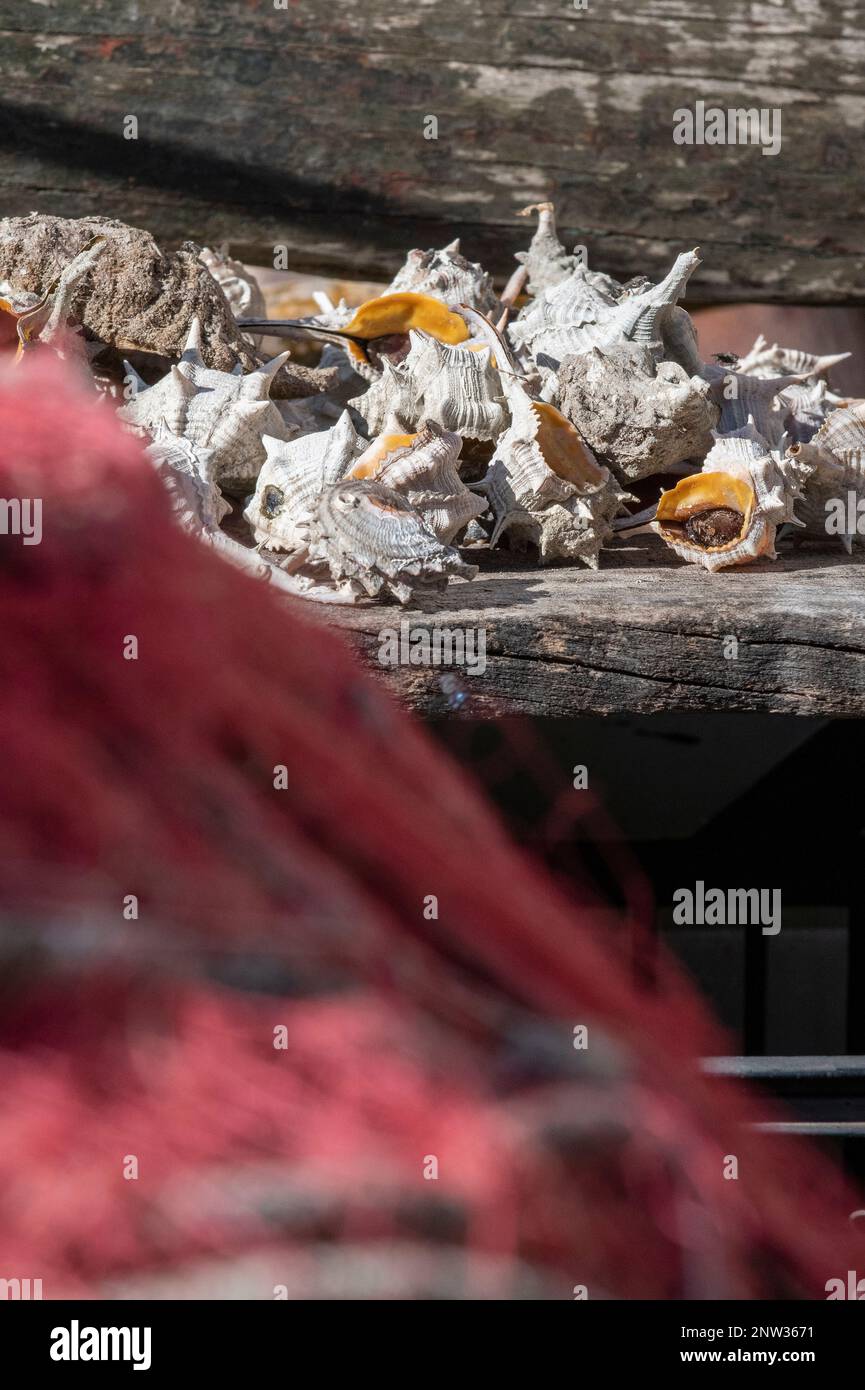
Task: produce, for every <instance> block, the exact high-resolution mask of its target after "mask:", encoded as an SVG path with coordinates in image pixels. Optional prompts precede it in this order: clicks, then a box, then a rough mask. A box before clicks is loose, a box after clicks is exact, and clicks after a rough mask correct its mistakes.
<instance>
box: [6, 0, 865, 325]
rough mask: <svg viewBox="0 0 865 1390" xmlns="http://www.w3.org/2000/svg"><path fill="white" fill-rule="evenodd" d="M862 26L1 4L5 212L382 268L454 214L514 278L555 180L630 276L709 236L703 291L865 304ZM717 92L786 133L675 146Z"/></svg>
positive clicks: (372, 272) (574, 231)
mask: <svg viewBox="0 0 865 1390" xmlns="http://www.w3.org/2000/svg"><path fill="white" fill-rule="evenodd" d="M860 31H861V13H860V8H859V6H858V5H857V4H855V3H853V0H783V3H771V2H769V3H762V4H761V3H750V0H729V3H727V4H725V5H724V6H723V7H722V8H719V7H718V6H717V4H716V3H715V0H694V2H693V3H692V0H619V3H617V4H616V5H615V6H612V5H610V4H607V3H601V0H588V8H587V9H586V10H585V11H577V10H575V9H574V6H573V4H572V3H570V0H437V2H435V0H434V3H426V4H420V3H418V0H365V3H364V4H363V5H358V4H356V3H355V0H304V3H302V4H301V3H294V2H293V0H292V2H291V3H287V5H286V8H285V9H277V8H275V6H274V4H273V0H185V3H182V4H181V3H178V2H177V0H161V3H155V4H150V5H148V6H143V5H140V4H138V3H137V0H122V2H121V3H119V4H118V3H116V0H111V3H109V0H77V3H75V4H72V3H66V2H65V0H39V3H31V4H26V5H25V4H21V3H20V0H0V43H2V51H3V70H4V93H3V102H2V103H0V180H2V187H3V201H2V211H3V212H4V213H7V214H12V213H21V212H27V211H30V210H31V209H32V208H34V207H38V208H40V209H41V210H44V211H49V212H56V213H63V214H67V215H81V214H82V213H86V212H92V211H100V212H104V213H111V214H113V215H116V216H119V217H125V218H126V219H127V220H132V221H138V222H140V223H141V224H143V225H146V226H148V227H149V228H150V229H151V230H153V231H154V232H155V233H156V234H157V236H159V237H161V238H162V239H163V240H165V241H166V242H168V243H176V242H178V241H180V240H182V239H184V238H185V237H193V238H195V239H196V240H199V241H210V242H213V241H228V242H229V243H230V244H231V246H232V249H233V250H234V251H235V252H236V253H237V254H240V255H241V256H243V257H245V258H246V259H248V260H252V261H256V262H260V263H265V264H266V263H268V262H269V261H271V259H272V256H273V249H274V247H275V246H285V247H287V249H288V254H289V258H290V261H291V263H292V264H293V266H294V267H295V268H297V269H310V270H325V271H335V272H338V273H342V274H346V273H350V272H353V273H354V274H356V275H369V276H373V277H383V276H384V277H387V276H388V275H389V274H390V273H391V272H392V271H393V269H394V268H395V267H396V265H397V264H398V262H399V260H400V258H401V254H402V252H403V250H404V249H405V248H406V247H408V246H409V245H417V244H420V245H432V244H434V243H436V242H438V243H441V242H443V241H444V240H447V239H449V238H450V237H451V236H453V235H454V234H457V233H462V234H463V236H464V244H465V247H466V249H467V250H468V251H469V252H470V253H471V254H473V255H477V256H480V257H482V258H483V259H484V260H485V261H487V262H488V263H489V264H490V265H491V267H492V268H493V269H494V270H495V271H496V272H497V273H499V274H506V273H507V272H508V271H509V269H510V268H511V267H512V259H511V258H512V255H513V252H514V251H515V250H517V249H519V248H520V247H521V246H523V245H524V244H525V238H526V225H525V223H524V222H520V221H519V220H518V219H516V218H515V212H516V210H517V209H518V208H519V207H521V206H523V205H524V204H525V203H527V202H531V201H536V200H541V199H546V198H553V199H555V201H556V202H557V204H558V206H559V208H560V212H561V221H562V225H563V228H564V231H565V235H566V237H567V238H568V239H570V240H571V241H575V242H581V243H583V244H585V245H586V246H587V247H588V251H589V258H590V261H591V262H593V263H595V264H596V265H597V266H598V267H599V268H605V269H609V270H611V271H613V272H614V273H616V274H618V275H621V276H628V275H631V274H635V273H638V272H645V273H649V274H653V273H657V272H659V271H660V270H661V269H662V268H666V266H667V265H668V264H669V262H670V260H671V258H672V256H673V254H674V252H676V251H678V250H680V249H682V248H683V247H685V246H694V245H699V246H701V247H702V248H703V252H704V257H705V265H704V268H703V270H702V272H701V273H700V275H699V276H698V277H697V279H696V280H695V281H694V282H693V285H692V289H693V294H694V297H695V299H703V300H707V299H713V300H725V299H735V298H748V299H777V300H785V301H788V302H802V303H805V302H827V303H836V302H848V303H856V302H865V250H863V246H862V240H861V208H860V202H859V186H860V178H861V174H862V169H863V158H862V153H861V143H862V139H861V137H862V128H863V124H865V72H863V61H862V60H863V56H865V39H863V37H862V36H861V32H860ZM697 99H700V100H703V101H705V102H706V103H707V104H708V105H710V106H711V105H718V106H721V107H724V108H727V107H755V106H756V107H772V108H775V107H777V108H780V110H781V113H782V147H781V151H780V153H779V154H778V155H777V156H776V157H766V156H764V155H763V154H762V152H761V150H760V149H759V148H758V147H755V146H735V145H718V146H708V145H703V146H690V147H688V146H680V145H676V144H674V143H673V139H672V130H673V113H674V111H675V110H676V109H677V108H678V107H681V106H693V104H694V102H695V101H696V100H697ZM128 115H134V116H135V117H136V118H137V120H138V139H137V140H127V139H124V137H123V120H124V117H126V116H128ZM427 116H435V117H436V118H437V120H438V138H437V139H435V140H428V139H425V138H424V121H425V118H426V117H427Z"/></svg>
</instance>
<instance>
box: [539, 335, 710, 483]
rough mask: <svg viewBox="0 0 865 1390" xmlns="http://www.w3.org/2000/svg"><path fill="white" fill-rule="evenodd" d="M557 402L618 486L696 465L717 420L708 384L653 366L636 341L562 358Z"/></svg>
mask: <svg viewBox="0 0 865 1390" xmlns="http://www.w3.org/2000/svg"><path fill="white" fill-rule="evenodd" d="M555 400H556V404H557V405H558V407H559V409H560V410H561V411H562V413H563V414H564V415H565V416H567V418H568V419H569V420H570V421H571V423H572V424H573V425H575V426H576V428H577V429H578V430H579V432H580V434H581V435H582V437H583V439H585V440H586V442H587V443H588V444H589V445H590V446H591V448H592V449H593V450H594V452H595V454H597V455H598V456H599V457H600V458H601V459H602V460H603V461H604V462H605V463H607V464H609V465H610V467H611V468H612V469H613V470H614V472H615V473H616V475H617V476H618V477H619V478H620V479H622V480H623V481H624V480H634V479H637V478H645V477H647V476H648V475H649V474H651V473H665V472H668V471H670V470H672V469H675V468H677V467H678V465H679V464H681V463H684V462H685V461H687V460H693V461H694V462H696V463H699V462H701V461H702V460H703V459H704V458H705V456H706V454H707V452H708V450H709V449H710V448H711V447H712V430H713V429H714V427H715V426H716V425H717V423H718V417H719V411H718V408H717V406H715V405H714V404H713V403H712V401H711V400H710V399H709V386H708V383H707V382H705V381H704V380H703V379H702V378H701V377H699V376H693V377H689V376H688V374H687V372H686V371H685V370H684V369H683V368H682V367H680V366H679V365H678V363H676V362H661V363H660V364H658V366H657V367H656V366H655V361H654V358H653V357H652V354H651V352H650V351H649V350H648V348H645V347H641V346H638V345H637V344H635V343H624V344H618V345H617V346H614V347H609V348H594V349H593V350H592V351H591V352H587V353H581V354H580V355H579V356H574V357H566V358H565V360H564V362H563V363H562V365H561V367H560V368H559V371H558V373H557V393H556V397H555Z"/></svg>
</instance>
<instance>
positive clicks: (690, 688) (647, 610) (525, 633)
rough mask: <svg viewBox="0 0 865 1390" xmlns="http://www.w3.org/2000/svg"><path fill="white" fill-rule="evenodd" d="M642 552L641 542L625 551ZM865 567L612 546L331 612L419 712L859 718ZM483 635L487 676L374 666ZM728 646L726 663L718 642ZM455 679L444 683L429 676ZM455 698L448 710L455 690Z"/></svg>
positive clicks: (797, 556) (800, 555)
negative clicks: (424, 642)
mask: <svg viewBox="0 0 865 1390" xmlns="http://www.w3.org/2000/svg"><path fill="white" fill-rule="evenodd" d="M639 539H640V540H642V539H643V538H639ZM863 579H865V559H863V557H862V554H861V552H860V553H859V554H858V555H856V556H854V558H852V559H848V558H847V557H845V556H844V555H843V554H838V555H836V554H834V553H833V554H827V553H825V552H818V551H813V552H811V551H809V550H806V549H804V548H803V549H802V550H801V551H799V552H796V553H786V554H785V555H784V556H783V557H782V558H781V559H779V560H778V561H776V562H774V563H772V562H764V563H761V564H759V565H756V566H754V567H752V568H749V569H742V570H738V571H735V572H733V571H727V572H721V573H719V574H714V575H712V574H707V573H706V572H705V571H703V570H699V569H697V568H696V567H695V566H690V565H684V564H682V563H680V562H679V561H677V560H676V559H675V557H671V556H670V555H669V553H668V552H667V551H666V550H665V549H664V548H663V546H662V544H661V542H660V541H656V540H655V539H654V538H646V540H645V543H644V544H642V545H640V544H639V543H638V539H637V538H633V539H632V540H631V541H630V542H627V543H626V542H620V543H618V544H617V545H616V546H614V547H613V548H611V549H610V550H608V551H604V553H603V555H602V557H601V568H600V569H599V570H598V571H595V572H592V571H590V570H587V569H585V568H579V569H578V568H571V567H567V568H554V569H547V570H539V569H537V568H534V567H532V568H528V567H526V568H517V567H516V566H514V565H510V566H508V567H507V568H502V567H499V568H495V569H485V570H484V571H482V572H481V573H480V574H479V575H478V577H477V578H476V579H475V580H473V581H471V582H470V583H460V582H455V583H453V584H451V585H450V586H449V588H448V589H447V590H446V591H445V593H444V594H443V595H441V596H437V597H435V598H433V599H426V600H424V602H423V606H422V607H414V608H408V609H398V608H391V607H387V608H382V607H375V608H365V609H356V610H351V609H340V610H332V611H330V612H328V613H327V619H328V621H330V622H332V623H334V624H335V625H337V626H339V627H341V628H343V629H344V630H346V631H347V632H348V633H349V634H350V635H351V637H352V640H353V641H354V642H355V644H356V645H357V647H358V649H359V650H360V652H361V653H362V655H363V656H364V658H365V659H366V661H367V662H368V663H369V665H370V666H371V667H372V669H374V670H375V671H377V672H378V673H379V674H380V675H381V677H382V679H384V680H385V681H386V682H387V683H388V684H389V685H390V686H391V688H392V689H393V690H394V691H395V692H396V693H397V695H398V696H399V698H400V699H401V700H403V701H404V702H405V703H406V704H408V705H409V706H410V707H411V708H413V709H415V710H417V711H420V712H422V713H424V714H427V715H437V714H439V715H444V714H448V713H449V712H452V711H453V710H454V709H455V708H460V709H462V710H463V711H464V712H466V713H470V714H473V715H479V716H489V715H493V714H505V713H509V712H523V713H529V714H536V715H550V716H567V715H573V714H609V713H615V712H616V711H620V710H627V711H630V712H634V713H636V712H640V713H652V712H657V711H660V710H700V711H703V710H760V711H765V712H774V713H784V714H803V715H850V716H853V715H855V716H858V717H862V716H863V715H865V584H863ZM402 620H406V621H407V622H408V623H409V624H410V626H411V628H412V629H416V628H432V627H436V626H439V627H444V628H450V629H458V628H461V629H466V628H483V629H484V630H485V633H486V662H487V665H486V671H485V673H484V674H483V675H475V676H470V675H467V674H466V673H465V672H464V671H462V670H459V669H458V668H447V669H446V668H444V667H438V668H435V667H423V666H400V667H396V668H389V667H383V666H382V665H381V663H380V661H379V652H380V649H381V642H382V636H381V634H382V631H383V629H386V628H397V629H398V628H399V624H400V622H401V621H402ZM730 635H733V636H735V637H736V638H737V639H738V644H739V645H738V656H737V657H736V658H735V659H728V658H726V657H725V655H724V639H725V638H726V637H729V636H730ZM443 677H445V678H447V677H456V681H455V682H454V680H453V679H451V680H448V679H445V681H444V684H443V682H442V678H443ZM454 686H456V687H457V693H456V698H454V694H453V688H454Z"/></svg>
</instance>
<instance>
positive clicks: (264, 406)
mask: <svg viewBox="0 0 865 1390" xmlns="http://www.w3.org/2000/svg"><path fill="white" fill-rule="evenodd" d="M285 357H286V354H285V353H281V354H280V355H279V356H278V357H274V358H273V360H272V361H271V362H268V363H266V364H265V365H264V366H262V367H257V368H255V369H254V370H253V371H251V372H247V373H246V375H244V374H243V371H242V368H241V366H240V364H239V363H238V365H237V367H236V368H235V370H234V371H233V372H220V371H216V370H215V369H213V368H211V367H206V366H205V365H204V362H203V360H202V356H201V330H200V326H199V323H198V320H197V319H193V321H192V325H191V327H190V330H189V337H188V338H187V341H186V346H185V347H184V350H183V354H182V356H181V358H180V361H179V362H178V363H177V365H176V366H173V367H172V368H171V370H170V371H169V373H168V374H167V376H164V377H163V378H162V379H161V380H160V381H158V382H157V383H156V385H155V386H147V385H146V384H145V383H144V382H143V381H142V380H141V378H140V377H138V376H137V374H136V373H135V372H134V371H133V369H132V368H131V367H129V366H128V364H127V372H128V374H129V375H130V377H131V378H132V380H133V382H134V383H135V385H136V391H135V394H134V396H133V397H132V399H131V400H130V401H129V403H128V404H127V405H125V406H123V407H121V409H120V410H119V411H118V412H117V413H118V415H119V417H120V419H121V420H123V421H124V423H125V424H127V425H132V426H133V427H134V428H135V429H138V430H141V431H143V432H145V433H147V434H149V435H150V437H151V438H155V437H156V435H157V432H158V431H159V429H160V428H161V427H162V426H163V425H165V426H167V428H168V429H169V430H170V431H171V432H172V433H173V434H176V435H181V436H183V437H184V438H186V439H188V440H189V441H190V443H192V444H194V445H195V446H196V447H197V448H206V449H209V450H210V451H211V454H212V459H213V468H214V477H215V480H216V482H217V483H218V484H219V486H220V487H221V488H222V489H223V490H224V491H226V492H231V493H236V494H237V495H238V496H243V495H244V494H245V493H247V492H248V491H249V490H250V488H251V487H253V486H254V485H255V480H256V478H257V476H258V473H259V470H260V468H261V466H262V464H263V463H264V460H265V457H266V455H265V448H264V444H263V443H262V437H263V436H264V435H265V434H267V435H273V436H275V437H276V438H279V439H285V438H287V437H288V430H287V427H286V425H285V424H284V423H283V420H282V416H281V415H280V413H279V410H278V409H277V407H276V405H275V403H274V402H273V401H272V400H271V399H270V388H271V384H272V382H273V378H274V376H275V374H276V373H277V372H278V371H279V369H280V367H281V366H282V363H283V362H284V360H285Z"/></svg>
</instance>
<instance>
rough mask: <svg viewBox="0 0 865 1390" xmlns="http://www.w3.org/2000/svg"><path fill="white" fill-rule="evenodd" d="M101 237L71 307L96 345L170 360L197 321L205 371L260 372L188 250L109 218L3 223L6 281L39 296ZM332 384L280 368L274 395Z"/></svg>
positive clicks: (2, 275)
mask: <svg viewBox="0 0 865 1390" xmlns="http://www.w3.org/2000/svg"><path fill="white" fill-rule="evenodd" d="M95 237H100V238H104V239H105V249H104V252H103V254H102V255H100V257H99V259H98V261H96V263H95V264H94V265H93V266H92V267H91V269H90V271H89V272H88V274H87V275H85V276H84V277H83V279H82V281H81V282H80V283H79V285H78V287H77V291H76V293H75V295H74V296H73V298H72V302H71V305H70V309H71V311H72V313H73V315H74V317H75V318H76V320H77V321H78V322H80V323H81V324H82V325H83V327H84V328H85V329H86V331H87V332H88V333H89V334H90V335H91V336H92V337H93V338H96V339H98V340H99V341H100V342H101V343H105V344H108V345H110V346H111V347H114V348H118V349H121V350H129V349H133V348H134V349H140V350H143V351H146V352H153V353H158V354H160V355H162V356H164V357H168V358H172V357H177V356H178V355H179V354H180V352H181V351H182V350H183V345H184V342H185V341H186V339H187V337H188V335H189V331H190V327H191V324H192V320H193V319H194V318H197V319H198V320H199V322H200V324H201V355H202V359H203V361H204V362H205V363H206V365H207V366H208V367H212V368H214V369H218V370H219V371H226V372H230V371H233V370H234V369H235V367H237V366H238V364H239V366H240V369H241V370H242V371H252V370H253V368H255V367H256V366H258V356H257V354H256V352H255V350H254V349H253V347H252V345H251V343H249V342H248V341H247V339H246V338H245V337H244V336H243V334H242V332H241V331H240V329H239V328H238V326H237V323H236V322H235V320H234V317H233V315H232V313H231V310H230V309H229V306H228V302H227V300H226V298H225V295H224V294H223V293H222V291H221V290H220V288H219V286H218V285H217V284H216V283H215V282H214V279H213V276H212V275H211V274H210V273H209V271H208V270H207V269H206V267H205V266H203V265H202V263H201V261H200V260H199V259H198V256H199V247H197V246H196V245H195V244H194V243H193V242H191V241H188V242H184V244H183V245H182V246H181V247H180V249H179V250H177V251H172V252H163V251H161V250H160V248H159V247H158V246H157V244H156V242H155V241H154V239H153V237H152V236H151V235H150V233H149V232H144V231H141V230H140V229H139V228H138V227H128V226H126V224H125V223H123V222H118V221H116V220H115V219H114V218H111V217H80V218H65V217H49V216H43V215H42V214H40V213H30V214H29V215H28V216H27V217H7V218H4V219H3V220H2V221H0V280H6V281H8V282H9V284H10V285H12V286H14V287H15V289H16V290H17V291H24V292H28V293H34V294H38V295H39V296H40V297H42V296H43V295H45V294H46V293H47V292H48V290H49V289H50V287H51V286H52V284H54V283H55V282H56V280H57V278H58V277H59V275H60V274H61V272H62V271H63V270H64V269H65V267H66V266H68V265H69V263H70V262H71V261H73V260H74V259H75V257H76V256H78V255H80V254H81V252H82V251H84V250H86V249H87V247H88V246H89V245H91V244H92V242H93V240H94V238H95ZM330 381H331V376H330V374H329V373H327V372H322V371H320V370H319V369H318V368H310V367H301V366H296V365H295V364H294V363H292V364H290V365H285V360H283V365H282V367H281V369H280V372H279V375H278V378H277V380H276V381H275V383H274V395H280V396H281V395H287V396H305V395H309V394H311V393H312V392H314V391H320V390H325V389H327V387H328V385H329V384H330Z"/></svg>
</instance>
